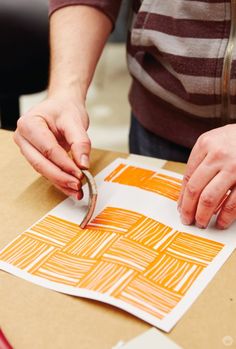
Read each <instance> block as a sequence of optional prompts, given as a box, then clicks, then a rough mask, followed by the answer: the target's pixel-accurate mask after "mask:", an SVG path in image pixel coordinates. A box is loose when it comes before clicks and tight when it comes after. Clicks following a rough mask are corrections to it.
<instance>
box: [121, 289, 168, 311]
mask: <svg viewBox="0 0 236 349" xmlns="http://www.w3.org/2000/svg"><path fill="white" fill-rule="evenodd" d="M121 294H122V296H124V297H126V298H128V299H131V300H133V301H134V302H136V303H139V304H141V305H143V306H145V307H146V308H149V309H151V310H153V311H156V312H158V313H160V314H162V315H163V316H165V315H166V313H164V312H163V311H161V310H160V309H158V308H155V307H153V306H151V305H150V304H148V303H146V302H144V301H141V300H140V299H137V298H135V297H133V296H132V295H130V294H128V293H126V292H122V293H121Z"/></svg>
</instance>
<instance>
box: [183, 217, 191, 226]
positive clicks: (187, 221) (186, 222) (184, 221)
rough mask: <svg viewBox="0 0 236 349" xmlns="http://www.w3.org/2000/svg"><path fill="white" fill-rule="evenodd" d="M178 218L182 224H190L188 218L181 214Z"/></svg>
mask: <svg viewBox="0 0 236 349" xmlns="http://www.w3.org/2000/svg"><path fill="white" fill-rule="evenodd" d="M180 219H181V222H182V224H183V225H190V224H191V222H190V220H189V219H187V218H185V217H183V216H181V217H180Z"/></svg>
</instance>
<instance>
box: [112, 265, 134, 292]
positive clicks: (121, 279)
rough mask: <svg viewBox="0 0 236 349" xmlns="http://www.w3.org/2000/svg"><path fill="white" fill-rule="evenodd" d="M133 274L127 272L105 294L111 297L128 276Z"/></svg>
mask: <svg viewBox="0 0 236 349" xmlns="http://www.w3.org/2000/svg"><path fill="white" fill-rule="evenodd" d="M133 273H134V270H129V271H128V272H127V273H126V274H125V275H123V276H122V278H120V279H119V280H118V281H117V282H116V283H115V284H114V285H113V286H112V287H111V288H110V289H109V290H108V291H107V292H106V294H108V295H111V294H112V292H113V291H115V290H116V289H117V288H118V287H119V286H120V285H121V284H122V282H123V281H124V280H125V279H128V277H129V276H130V275H132V274H133Z"/></svg>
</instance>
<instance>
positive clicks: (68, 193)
mask: <svg viewBox="0 0 236 349" xmlns="http://www.w3.org/2000/svg"><path fill="white" fill-rule="evenodd" d="M55 187H56V188H57V189H59V190H60V191H61V192H63V193H64V194H65V195H66V196H72V197H73V198H74V199H76V200H81V199H82V198H83V196H84V194H83V191H82V190H79V191H78V192H77V191H75V190H72V189H68V188H63V187H59V186H58V185H55Z"/></svg>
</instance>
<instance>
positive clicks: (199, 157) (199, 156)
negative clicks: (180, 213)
mask: <svg viewBox="0 0 236 349" xmlns="http://www.w3.org/2000/svg"><path fill="white" fill-rule="evenodd" d="M206 155H207V151H206V150H205V148H204V147H203V146H202V142H201V141H200V139H199V140H198V141H197V143H196V144H195V146H194V147H193V149H192V151H191V153H190V156H189V159H188V162H187V165H186V170H185V174H184V178H183V183H182V187H181V191H180V195H179V200H178V207H179V208H181V205H182V200H183V196H184V191H185V187H186V185H187V183H188V182H189V180H190V178H191V176H192V175H193V173H194V171H195V170H196V168H197V167H198V166H199V165H200V164H201V162H202V161H203V160H204V159H205V157H206Z"/></svg>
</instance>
